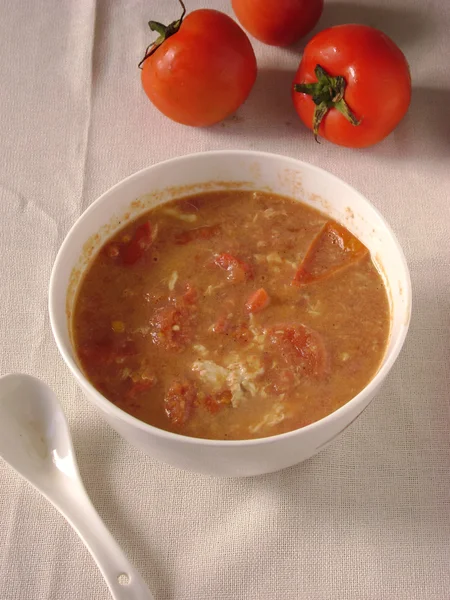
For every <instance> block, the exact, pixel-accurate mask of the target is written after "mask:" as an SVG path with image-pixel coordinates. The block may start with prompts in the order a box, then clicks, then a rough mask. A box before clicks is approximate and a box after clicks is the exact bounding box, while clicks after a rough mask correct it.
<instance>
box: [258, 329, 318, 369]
mask: <svg viewBox="0 0 450 600" xmlns="http://www.w3.org/2000/svg"><path fill="white" fill-rule="evenodd" d="M269 339H270V341H271V342H272V344H273V345H274V346H276V347H277V349H278V351H279V355H280V356H281V358H282V359H283V361H284V362H285V363H286V364H287V365H289V366H290V367H294V368H300V370H301V375H306V376H309V375H311V376H314V377H323V376H325V375H326V374H327V372H328V366H329V365H328V363H329V358H328V353H327V351H326V348H325V344H324V341H323V339H322V336H321V335H320V334H319V333H318V332H317V331H314V330H313V329H311V328H309V327H306V326H305V325H301V324H296V325H281V326H276V327H273V328H272V329H271V330H270V331H269Z"/></svg>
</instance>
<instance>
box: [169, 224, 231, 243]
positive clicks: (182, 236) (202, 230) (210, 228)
mask: <svg viewBox="0 0 450 600" xmlns="http://www.w3.org/2000/svg"><path fill="white" fill-rule="evenodd" d="M221 230H222V228H221V227H220V225H207V226H205V227H197V229H187V230H186V231H182V232H180V233H177V234H176V236H175V243H176V244H178V245H183V244H188V243H189V242H192V241H194V240H210V239H211V238H212V237H215V236H216V235H218V234H219V233H220V232H221Z"/></svg>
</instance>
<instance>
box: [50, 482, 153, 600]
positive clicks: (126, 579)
mask: <svg viewBox="0 0 450 600" xmlns="http://www.w3.org/2000/svg"><path fill="white" fill-rule="evenodd" d="M74 487H75V489H74V488H72V490H71V493H70V495H68V496H67V497H66V495H65V494H62V495H61V496H60V497H59V498H58V499H53V504H54V505H55V506H56V508H58V510H59V511H60V512H61V513H62V515H63V516H64V517H65V518H66V519H67V521H68V522H69V523H70V524H71V525H72V527H73V528H74V529H75V531H76V532H77V533H78V535H79V536H80V538H81V539H82V540H83V542H84V543H85V545H86V547H87V549H88V550H89V552H90V553H91V555H92V558H93V559H94V560H95V562H96V563H97V566H98V568H99V569H100V571H101V573H102V575H103V577H104V579H105V581H106V583H107V585H108V587H109V590H110V592H111V595H112V597H113V598H114V600H155V598H154V596H153V594H152V593H151V592H150V590H149V589H148V587H147V584H146V583H145V582H144V580H143V579H142V577H141V576H140V575H139V573H138V572H137V571H136V569H135V568H134V567H133V566H132V565H131V563H130V562H129V560H128V559H127V557H126V556H125V554H124V553H123V551H122V549H121V548H120V546H119V545H118V544H117V542H116V540H115V539H114V538H113V537H112V535H111V533H110V532H109V530H108V529H107V527H106V525H105V524H104V523H103V521H102V520H101V518H100V516H99V514H98V513H97V511H96V510H95V508H94V506H93V504H92V502H91V501H90V499H89V497H88V495H87V493H86V491H85V489H84V487H82V486H81V485H80V486H78V485H75V486H74Z"/></svg>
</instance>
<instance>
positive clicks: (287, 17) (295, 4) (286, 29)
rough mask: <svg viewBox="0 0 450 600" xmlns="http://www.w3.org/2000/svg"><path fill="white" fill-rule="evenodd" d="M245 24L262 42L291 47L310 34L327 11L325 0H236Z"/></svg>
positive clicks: (234, 0) (239, 15)
mask: <svg viewBox="0 0 450 600" xmlns="http://www.w3.org/2000/svg"><path fill="white" fill-rule="evenodd" d="M231 4H232V5H233V10H234V12H235V14H236V16H237V18H238V19H239V21H240V23H241V25H242V27H244V29H246V30H247V31H248V32H249V33H250V34H251V35H252V36H253V37H255V38H256V39H258V40H259V41H260V42H264V43H265V44H270V45H271V46H289V45H290V44H293V43H294V42H296V41H297V40H298V39H300V38H301V37H303V36H305V35H306V34H307V33H309V32H310V31H311V30H312V29H313V28H314V26H315V25H316V23H317V21H318V20H319V19H320V15H321V14H322V10H323V0H264V1H263V2H262V1H261V0H232V2H231Z"/></svg>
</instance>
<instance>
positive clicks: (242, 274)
mask: <svg viewBox="0 0 450 600" xmlns="http://www.w3.org/2000/svg"><path fill="white" fill-rule="evenodd" d="M214 263H215V264H216V265H217V266H218V267H220V268H221V269H223V270H224V271H226V272H227V279H229V280H230V281H233V282H234V283H242V282H243V281H245V280H247V279H251V278H252V277H253V270H252V268H251V266H250V265H249V264H248V263H246V262H244V261H243V260H241V259H240V258H237V257H236V256H233V255H232V254H228V253H227V252H224V253H223V254H216V255H215V257H214Z"/></svg>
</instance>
